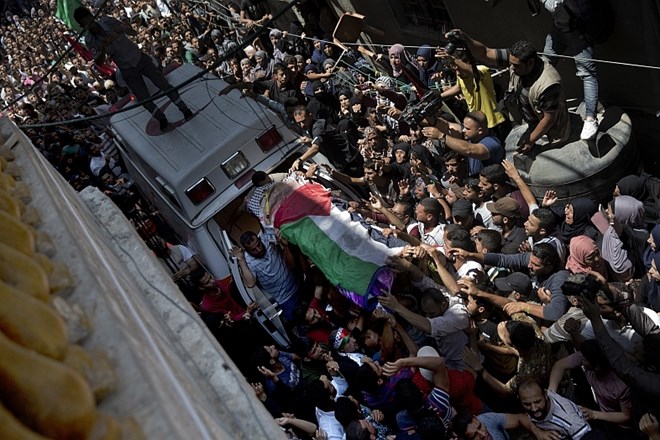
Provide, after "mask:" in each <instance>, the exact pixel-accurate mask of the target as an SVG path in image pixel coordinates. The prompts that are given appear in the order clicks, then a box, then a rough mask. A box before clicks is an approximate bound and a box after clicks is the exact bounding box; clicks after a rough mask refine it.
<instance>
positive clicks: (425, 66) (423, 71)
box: [416, 44, 440, 86]
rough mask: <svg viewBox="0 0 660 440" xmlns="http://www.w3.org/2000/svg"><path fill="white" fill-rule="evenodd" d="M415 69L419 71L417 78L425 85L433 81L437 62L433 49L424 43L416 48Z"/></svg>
mask: <svg viewBox="0 0 660 440" xmlns="http://www.w3.org/2000/svg"><path fill="white" fill-rule="evenodd" d="M416 61H417V71H418V72H419V80H420V81H421V82H422V84H424V85H426V86H432V85H433V83H434V82H435V81H434V79H433V74H434V73H436V72H437V71H438V70H440V68H439V62H438V61H437V60H436V59H435V50H434V49H433V48H432V47H431V46H429V45H428V44H425V45H423V46H421V47H420V48H419V49H417V60H416Z"/></svg>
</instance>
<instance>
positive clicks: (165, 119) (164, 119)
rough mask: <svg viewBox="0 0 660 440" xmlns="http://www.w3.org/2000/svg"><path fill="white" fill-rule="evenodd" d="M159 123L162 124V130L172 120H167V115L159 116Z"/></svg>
mask: <svg viewBox="0 0 660 440" xmlns="http://www.w3.org/2000/svg"><path fill="white" fill-rule="evenodd" d="M158 123H159V124H160V131H163V130H165V129H166V128H167V126H168V125H170V121H168V120H167V116H165V115H163V116H162V117H160V118H158Z"/></svg>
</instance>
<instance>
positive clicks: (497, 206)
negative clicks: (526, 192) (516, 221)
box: [486, 197, 520, 218]
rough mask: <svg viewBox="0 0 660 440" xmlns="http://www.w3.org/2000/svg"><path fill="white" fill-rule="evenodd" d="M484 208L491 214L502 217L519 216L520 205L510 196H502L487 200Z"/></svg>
mask: <svg viewBox="0 0 660 440" xmlns="http://www.w3.org/2000/svg"><path fill="white" fill-rule="evenodd" d="M486 208H487V209H488V210H489V211H490V212H492V213H493V214H501V215H503V216H504V217H510V218H512V217H520V205H519V204H518V202H516V201H515V200H514V199H512V198H511V197H502V198H501V199H497V200H496V201H494V202H488V203H487V204H486Z"/></svg>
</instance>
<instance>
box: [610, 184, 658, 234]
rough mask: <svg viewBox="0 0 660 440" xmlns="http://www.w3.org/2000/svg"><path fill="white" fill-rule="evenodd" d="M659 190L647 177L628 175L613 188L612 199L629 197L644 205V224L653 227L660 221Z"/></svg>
mask: <svg viewBox="0 0 660 440" xmlns="http://www.w3.org/2000/svg"><path fill="white" fill-rule="evenodd" d="M658 189H660V188H656V185H654V184H653V181H652V180H651V179H649V178H648V177H647V176H635V175H630V176H626V177H624V178H622V179H621V180H619V181H618V182H617V184H616V187H615V188H614V197H618V196H631V197H634V198H636V199H637V200H639V201H641V202H642V203H643V204H644V222H645V223H646V226H647V227H649V228H650V227H653V225H655V224H656V223H658V221H659V220H660V191H658Z"/></svg>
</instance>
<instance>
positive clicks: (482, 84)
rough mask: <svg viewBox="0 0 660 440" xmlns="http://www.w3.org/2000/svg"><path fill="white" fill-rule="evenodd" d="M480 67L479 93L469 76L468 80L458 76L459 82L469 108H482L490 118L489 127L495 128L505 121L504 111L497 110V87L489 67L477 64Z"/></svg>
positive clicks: (473, 109)
mask: <svg viewBox="0 0 660 440" xmlns="http://www.w3.org/2000/svg"><path fill="white" fill-rule="evenodd" d="M477 68H478V69H479V93H478V94H476V93H475V87H474V80H473V79H472V78H468V79H467V81H466V80H464V79H463V78H461V77H460V76H457V83H458V85H459V86H460V87H461V93H462V94H463V96H464V97H465V102H466V103H467V106H468V109H469V110H470V111H471V112H473V111H476V110H480V111H482V112H484V114H485V115H486V118H488V128H493V127H495V126H496V125H498V124H500V123H501V122H504V116H502V113H500V112H498V111H497V110H495V108H496V107H497V100H496V99H495V88H494V87H493V79H492V78H491V77H490V73H489V72H488V67H486V66H477Z"/></svg>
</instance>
